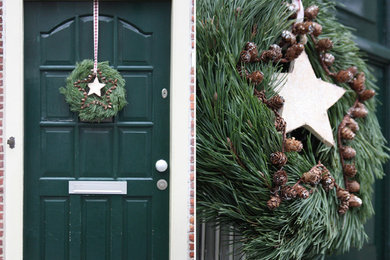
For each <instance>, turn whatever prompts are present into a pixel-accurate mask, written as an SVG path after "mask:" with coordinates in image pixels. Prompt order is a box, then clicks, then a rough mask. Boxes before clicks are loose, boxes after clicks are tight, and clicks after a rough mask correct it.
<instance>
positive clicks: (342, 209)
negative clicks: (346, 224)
mask: <svg viewBox="0 0 390 260" xmlns="http://www.w3.org/2000/svg"><path fill="white" fill-rule="evenodd" d="M348 209H349V206H348V202H342V203H341V204H340V206H339V210H338V212H339V214H340V215H344V214H345V213H347V211H348Z"/></svg>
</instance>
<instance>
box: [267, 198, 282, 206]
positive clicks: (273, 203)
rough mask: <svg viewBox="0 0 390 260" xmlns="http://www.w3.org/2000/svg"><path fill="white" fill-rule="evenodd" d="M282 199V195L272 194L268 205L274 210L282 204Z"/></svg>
mask: <svg viewBox="0 0 390 260" xmlns="http://www.w3.org/2000/svg"><path fill="white" fill-rule="evenodd" d="M281 201H282V200H281V199H280V197H279V196H278V195H275V196H271V198H270V199H269V200H268V201H267V207H268V208H269V209H270V210H274V209H276V208H277V207H279V206H280V202H281Z"/></svg>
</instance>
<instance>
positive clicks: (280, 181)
mask: <svg viewBox="0 0 390 260" xmlns="http://www.w3.org/2000/svg"><path fill="white" fill-rule="evenodd" d="M273 183H274V185H275V186H282V185H285V184H286V183H287V173H286V171H284V170H278V171H277V172H275V173H274V176H273Z"/></svg>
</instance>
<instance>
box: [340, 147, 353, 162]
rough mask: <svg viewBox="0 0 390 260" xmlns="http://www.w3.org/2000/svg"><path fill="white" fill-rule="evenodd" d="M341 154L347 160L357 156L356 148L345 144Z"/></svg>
mask: <svg viewBox="0 0 390 260" xmlns="http://www.w3.org/2000/svg"><path fill="white" fill-rule="evenodd" d="M341 156H342V157H343V158H344V159H346V160H350V159H352V158H354V157H355V156H356V150H355V149H353V148H352V147H351V146H344V147H343V148H342V151H341Z"/></svg>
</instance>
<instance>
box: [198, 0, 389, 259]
mask: <svg viewBox="0 0 390 260" xmlns="http://www.w3.org/2000/svg"><path fill="white" fill-rule="evenodd" d="M303 4H304V6H305V7H309V6H312V5H317V6H318V7H319V10H320V12H319V13H318V15H317V14H316V22H317V23H318V24H320V25H321V26H322V34H321V35H320V36H319V39H327V38H331V39H332V41H333V48H332V49H331V50H329V51H328V54H327V56H326V57H327V59H326V62H329V60H331V63H332V68H333V69H334V70H336V71H340V72H341V71H343V72H342V73H340V74H339V75H336V74H335V75H334V77H330V76H329V75H330V74H329V73H327V71H326V67H324V66H323V64H322V62H321V57H320V56H319V53H318V43H317V42H315V39H314V38H310V37H309V38H308V43H307V44H306V45H305V51H306V53H307V54H308V56H309V58H310V61H311V64H312V66H313V69H314V70H315V73H316V76H317V77H320V78H322V79H323V80H326V81H328V82H332V83H337V84H338V85H339V86H340V87H343V88H344V89H345V90H346V91H347V92H346V93H345V94H344V96H343V97H342V98H341V99H340V100H339V101H338V102H337V103H336V104H335V105H334V106H333V107H332V108H331V109H329V110H328V116H329V119H330V123H331V126H332V129H333V135H334V136H339V135H340V134H341V135H342V138H344V139H348V138H350V139H354V140H353V142H350V146H346V147H343V148H344V150H342V151H339V149H338V147H327V146H325V145H324V144H323V143H321V142H319V141H318V139H317V138H315V137H314V136H312V135H311V134H310V132H308V131H307V130H304V129H299V130H297V131H296V132H294V136H299V138H300V140H301V141H302V143H296V142H295V139H294V138H293V137H292V136H287V138H288V139H289V142H290V145H291V147H292V149H293V151H286V152H285V154H283V155H282V154H279V153H275V151H278V150H279V149H280V146H281V143H282V142H283V139H284V138H283V135H282V134H281V133H280V131H278V130H280V129H277V128H275V119H278V117H277V115H276V114H275V113H274V110H275V107H272V105H271V106H270V103H269V102H268V101H269V100H272V99H275V98H274V97H275V96H277V95H276V94H275V88H276V87H277V86H278V85H279V84H281V82H278V81H277V80H276V79H275V77H274V76H273V75H275V73H278V72H280V71H281V70H284V69H285V66H284V65H283V64H282V63H279V62H276V63H274V62H273V60H270V59H268V61H267V59H264V60H265V61H266V62H257V63H253V64H249V65H248V66H246V69H247V71H244V70H243V68H242V67H237V61H239V60H243V59H247V61H248V63H249V62H251V59H252V58H251V53H250V51H251V50H253V48H252V47H251V46H248V45H247V42H248V41H250V42H254V43H256V45H257V50H258V53H259V54H260V52H261V51H264V50H270V52H269V53H268V54H270V56H269V57H277V56H278V55H277V54H278V53H277V52H276V53H272V51H274V50H273V49H270V46H272V45H273V44H275V43H277V42H279V41H280V38H281V35H282V33H283V31H286V30H290V29H291V26H292V24H293V23H294V20H292V19H289V18H291V16H292V15H293V14H294V11H292V10H290V9H289V6H288V5H286V4H285V3H284V2H283V1H282V0H275V1H269V0H200V1H198V2H197V21H198V22H197V50H198V51H197V209H198V216H199V217H200V219H202V220H205V221H209V220H213V221H217V222H218V223H220V224H222V225H224V224H226V226H231V225H233V226H234V228H235V229H236V230H237V231H238V232H239V233H240V234H241V235H242V237H241V239H240V242H242V249H243V251H244V253H245V255H246V258H247V259H315V258H317V257H321V256H323V255H326V254H333V253H342V252H346V251H348V250H349V249H350V248H351V247H357V248H361V247H362V246H363V243H364V242H365V241H367V235H366V233H365V232H364V226H363V225H364V223H365V222H366V221H367V219H368V218H369V217H371V216H372V214H373V213H374V211H373V206H372V192H373V188H372V186H373V183H374V180H375V178H382V177H383V175H384V172H383V167H382V164H383V163H384V162H385V161H386V160H387V159H388V155H387V151H388V148H387V147H386V146H385V139H384V137H383V135H382V133H381V130H380V126H379V123H378V120H377V117H376V115H375V107H376V100H375V98H371V99H369V100H367V101H365V106H363V105H359V106H355V102H356V100H357V94H356V93H357V91H356V90H354V89H351V87H350V85H349V84H347V83H346V81H351V80H352V78H350V74H353V75H356V78H355V79H357V78H358V77H359V75H360V74H356V73H357V72H356V71H353V72H351V73H349V72H348V71H346V70H345V69H346V68H351V67H352V66H355V67H356V69H357V71H359V72H363V73H364V74H365V77H366V79H365V86H366V88H367V90H369V91H368V92H369V93H367V94H365V95H363V97H358V98H361V99H362V100H363V99H365V98H366V97H368V96H369V97H372V93H373V91H372V90H373V89H376V88H377V87H376V86H375V84H374V82H375V79H374V77H373V76H372V74H371V73H370V71H369V70H368V67H367V65H366V64H365V62H364V61H363V59H362V58H361V55H360V54H359V50H358V48H357V46H356V44H355V43H354V42H353V40H352V34H351V33H350V31H349V29H348V28H346V27H345V26H343V25H342V24H340V23H339V22H338V21H337V20H336V19H335V16H334V13H335V8H334V7H335V4H334V3H333V2H331V1H318V0H304V1H303ZM298 29H299V28H298ZM303 29H304V28H303ZM321 44H323V48H325V49H327V50H328V47H329V46H330V45H329V42H327V41H325V40H324V41H322V42H321ZM244 46H245V47H244ZM298 47H299V46H298ZM316 47H317V49H316ZM243 48H245V49H246V51H247V54H249V55H248V56H245V53H243ZM299 48H300V47H299ZM299 48H298V49H299ZM302 50H303V49H302ZM302 50H301V51H302ZM256 54H257V53H256ZM329 54H331V55H332V56H331V55H329ZM294 55H295V53H292V54H291V57H293V56H294ZM324 55H325V54H324ZM259 57H260V58H259V59H262V58H263V57H262V56H260V55H259ZM333 57H334V59H333ZM265 58H266V57H265ZM333 60H334V61H333ZM322 61H324V59H323V60H322ZM259 71H261V73H258V72H259ZM302 76H304V75H302ZM359 93H361V92H359ZM254 94H255V95H254ZM259 100H260V101H259ZM275 104H276V106H278V102H273V105H275ZM351 107H352V108H351ZM351 109H352V112H351V113H352V114H353V113H355V115H356V116H355V120H356V121H354V122H355V123H358V124H359V131H357V132H356V133H355V132H354V131H352V132H353V133H352V132H351V131H349V130H353V128H354V126H356V125H355V123H353V124H351V125H347V123H349V122H347V121H346V119H345V118H346V116H345V115H346V114H347V113H349V112H348V111H351ZM357 111H358V112H357ZM359 113H360V114H359ZM282 123H283V122H282V121H278V120H276V127H278V126H279V127H280V126H281V129H282V128H283V126H282V125H283V124H282ZM339 126H340V127H339ZM346 126H348V128H349V130H348V129H347V130H343V129H346ZM338 129H340V131H341V133H338ZM301 149H302V152H300V153H298V152H296V151H298V150H301ZM356 151H357V152H356ZM270 155H271V157H270ZM284 156H286V158H284ZM340 156H341V157H344V159H345V158H352V157H354V164H353V165H352V164H349V166H348V167H349V168H348V167H346V168H345V169H343V167H342V164H341V163H340V159H342V158H341V157H340ZM319 161H320V162H321V163H319ZM280 166H283V170H282V171H281V170H278V169H279V168H280ZM325 166H326V168H325ZM356 171H357V173H356ZM345 173H348V174H351V176H352V175H353V177H354V179H355V180H356V181H357V182H358V183H360V187H359V189H357V188H356V187H345V183H344V174H345ZM286 176H288V180H287V179H286ZM319 176H320V177H321V178H320V179H319ZM302 180H304V181H305V180H306V181H307V183H308V184H313V185H314V186H315V187H314V188H310V185H306V184H305V186H301V187H303V188H304V189H307V190H311V192H312V193H311V194H310V196H309V194H308V193H307V192H305V190H303V189H301V188H299V189H298V190H295V191H293V190H292V189H290V188H288V187H294V186H295V185H296V184H297V183H298V182H300V181H302ZM285 182H286V183H285ZM275 183H282V184H283V185H286V186H284V187H286V188H283V190H281V191H280V194H281V195H280V196H284V198H283V202H282V203H281V200H282V199H281V198H280V197H279V195H278V196H274V197H272V195H271V198H270V190H271V194H272V187H274V185H275ZM332 183H333V184H335V185H337V184H339V185H340V189H337V192H336V189H332V188H333V187H332ZM354 184H356V183H354ZM343 187H344V188H345V189H346V190H347V189H351V190H354V191H356V194H357V195H358V196H359V197H360V198H361V200H362V205H361V207H353V206H351V203H350V204H349V205H350V209H349V210H345V208H343V207H347V208H348V201H349V200H350V197H351V196H355V195H353V194H352V195H350V194H349V193H348V192H346V190H344V189H343ZM298 193H299V195H298ZM297 196H300V197H301V198H302V199H291V198H292V197H297ZM305 198H306V199H305ZM355 202H356V200H355ZM340 203H341V204H340ZM273 206H275V209H274V210H270V208H272V207H273ZM343 209H344V210H345V211H343ZM340 210H341V211H342V212H341V213H343V214H342V215H341V214H340Z"/></svg>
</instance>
